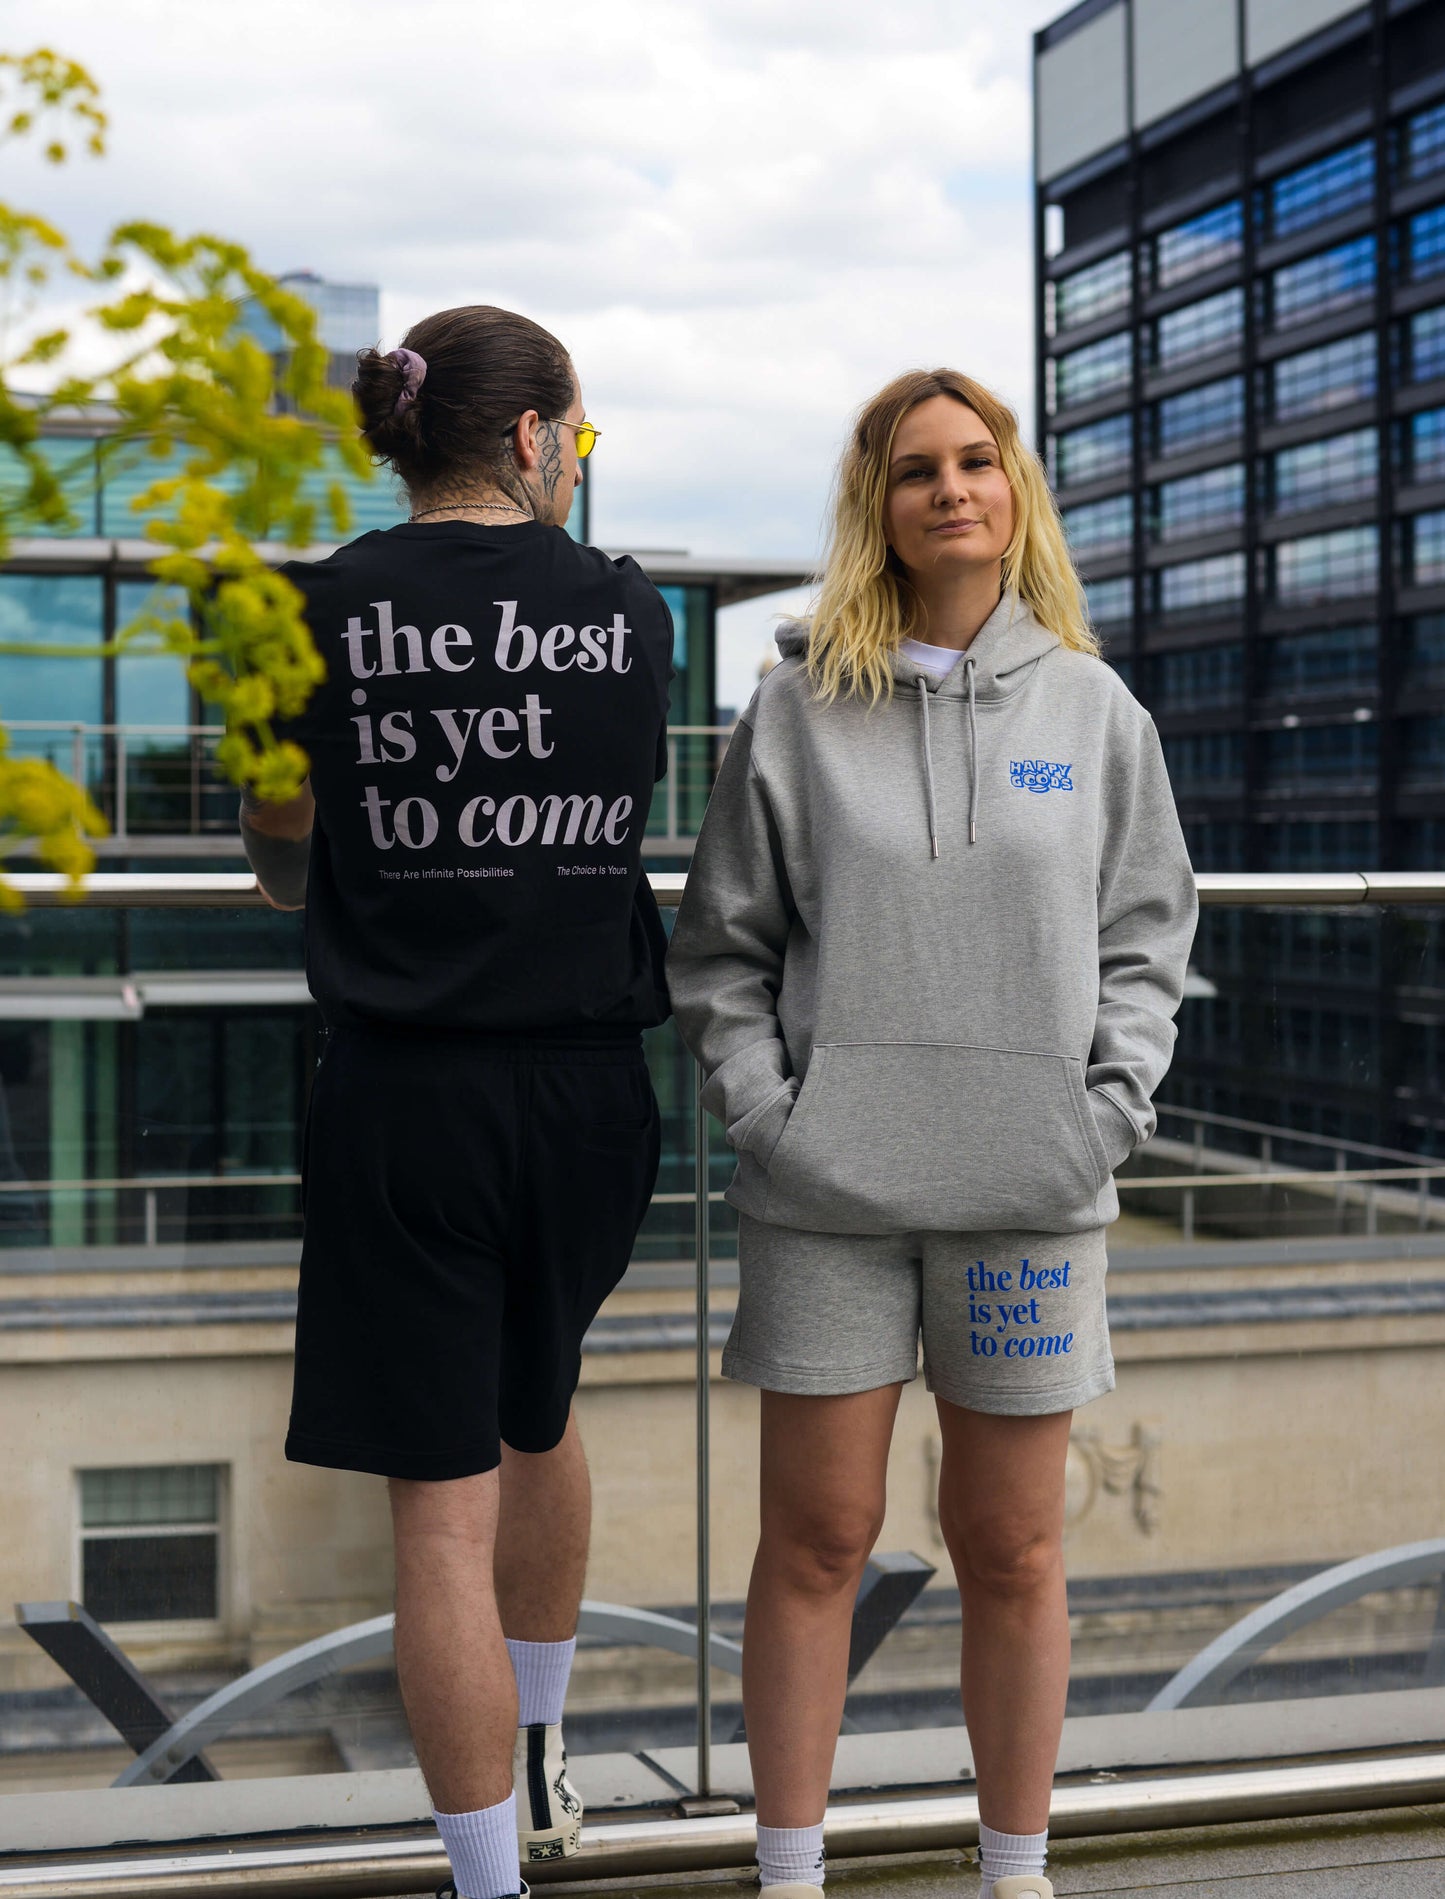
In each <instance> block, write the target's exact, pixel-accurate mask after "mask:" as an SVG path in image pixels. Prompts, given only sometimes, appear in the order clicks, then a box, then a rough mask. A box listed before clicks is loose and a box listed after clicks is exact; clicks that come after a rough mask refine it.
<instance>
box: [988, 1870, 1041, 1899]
mask: <svg viewBox="0 0 1445 1899" xmlns="http://www.w3.org/2000/svg"><path fill="white" fill-rule="evenodd" d="M993 1899H1054V1889H1053V1887H1052V1886H1051V1885H1050V1883H1049V1881H1048V1880H1047V1879H1045V1878H1044V1876H1043V1874H1042V1873H1010V1874H1009V1876H1008V1878H1007V1879H996V1880H995V1881H994V1882H993Z"/></svg>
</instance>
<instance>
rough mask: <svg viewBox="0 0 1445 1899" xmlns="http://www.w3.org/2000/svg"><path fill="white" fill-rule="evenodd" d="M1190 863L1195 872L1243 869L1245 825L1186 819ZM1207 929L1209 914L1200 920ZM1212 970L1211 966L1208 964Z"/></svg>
mask: <svg viewBox="0 0 1445 1899" xmlns="http://www.w3.org/2000/svg"><path fill="white" fill-rule="evenodd" d="M1181 829H1182V830H1183V832H1184V843H1185V846H1186V848H1187V849H1188V852H1189V861H1190V863H1191V864H1193V866H1194V868H1195V869H1196V870H1242V869H1243V868H1244V826H1243V825H1242V824H1241V823H1239V821H1238V820H1237V819H1235V818H1188V819H1186V820H1185V822H1184V824H1183V825H1182V826H1181ZM1237 914H1239V913H1238V912H1236V915H1237ZM1200 921H1201V924H1202V925H1204V926H1206V927H1207V925H1208V922H1209V913H1208V912H1207V911H1206V912H1205V915H1204V916H1203V917H1202V918H1201V919H1200ZM1211 967H1214V965H1213V964H1211Z"/></svg>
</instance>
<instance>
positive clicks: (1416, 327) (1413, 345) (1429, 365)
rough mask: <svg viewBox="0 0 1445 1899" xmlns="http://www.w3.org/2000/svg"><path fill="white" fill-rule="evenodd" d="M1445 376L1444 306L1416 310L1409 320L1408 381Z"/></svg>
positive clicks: (1420, 380) (1427, 379) (1424, 380)
mask: <svg viewBox="0 0 1445 1899" xmlns="http://www.w3.org/2000/svg"><path fill="white" fill-rule="evenodd" d="M1435 376H1445V304H1441V305H1439V306H1437V308H1435V309H1433V310H1417V311H1416V312H1415V314H1414V316H1412V317H1411V319H1410V380H1411V382H1429V381H1430V380H1431V379H1432V378H1433V377H1435Z"/></svg>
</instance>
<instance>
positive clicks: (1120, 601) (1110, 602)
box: [1084, 574, 1134, 627]
mask: <svg viewBox="0 0 1445 1899" xmlns="http://www.w3.org/2000/svg"><path fill="white" fill-rule="evenodd" d="M1084 599H1085V601H1086V602H1087V604H1088V608H1089V620H1090V622H1091V624H1092V625H1094V626H1096V627H1104V626H1114V627H1118V626H1122V625H1127V624H1128V622H1129V621H1131V620H1132V619H1133V617H1134V583H1133V581H1132V580H1131V579H1130V578H1129V577H1128V575H1127V574H1126V575H1124V577H1123V578H1122V579H1119V580H1086V581H1085V582H1084Z"/></svg>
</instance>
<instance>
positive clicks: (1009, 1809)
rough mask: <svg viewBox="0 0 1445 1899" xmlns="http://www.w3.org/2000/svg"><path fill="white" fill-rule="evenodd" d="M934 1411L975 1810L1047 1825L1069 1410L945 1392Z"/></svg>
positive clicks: (1060, 1674) (1063, 1647)
mask: <svg viewBox="0 0 1445 1899" xmlns="http://www.w3.org/2000/svg"><path fill="white" fill-rule="evenodd" d="M938 1418H939V1424H940V1426H941V1427H942V1431H943V1464H942V1469H941V1471H940V1475H939V1487H938V1514H939V1521H940V1523H941V1524H942V1527H943V1535H944V1541H945V1542H946V1543H947V1545H948V1553H949V1555H950V1556H951V1557H952V1559H953V1567H954V1572H955V1574H956V1575H957V1577H958V1588H959V1594H960V1596H961V1597H962V1601H963V1666H962V1686H963V1712H964V1719H965V1720H966V1721H967V1723H968V1738H969V1741H970V1743H971V1745H972V1747H973V1762H974V1772H975V1773H976V1775H977V1777H978V1795H979V1809H980V1813H981V1815H982V1817H983V1819H984V1820H985V1821H986V1822H987V1824H988V1825H989V1826H991V1827H994V1828H995V1829H996V1830H997V1831H999V1832H1000V1833H1042V1832H1043V1831H1044V1829H1045V1828H1046V1827H1047V1826H1048V1823H1049V1795H1050V1792H1051V1790H1052V1787H1053V1778H1054V1767H1055V1763H1056V1762H1057V1759H1058V1752H1059V1736H1060V1734H1061V1732H1062V1730H1063V1725H1064V1703H1065V1701H1066V1699H1067V1697H1068V1690H1069V1614H1068V1603H1067V1599H1066V1596H1065V1591H1064V1553H1063V1536H1064V1459H1065V1457H1066V1456H1067V1454H1068V1448H1069V1426H1070V1424H1071V1422H1072V1419H1073V1413H1072V1412H1069V1411H1063V1412H1056V1413H1054V1414H1052V1415H1051V1416H1048V1417H1040V1418H1000V1417H989V1416H986V1415H985V1414H984V1413H983V1412H979V1411H966V1410H964V1409H963V1408H962V1406H960V1405H953V1404H948V1403H946V1402H945V1401H944V1400H943V1399H941V1398H940V1399H939V1401H938Z"/></svg>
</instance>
